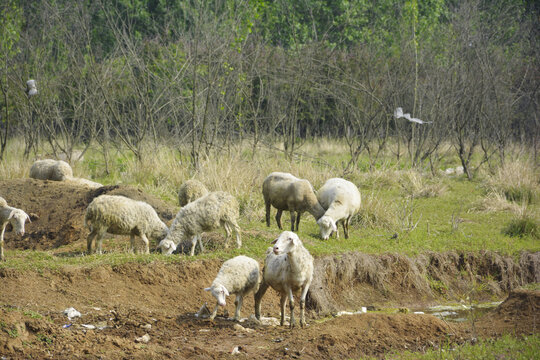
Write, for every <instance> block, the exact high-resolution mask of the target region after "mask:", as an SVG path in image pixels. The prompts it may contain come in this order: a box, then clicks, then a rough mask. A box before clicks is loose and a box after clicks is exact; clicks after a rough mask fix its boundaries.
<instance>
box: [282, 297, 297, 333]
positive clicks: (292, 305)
mask: <svg viewBox="0 0 540 360" xmlns="http://www.w3.org/2000/svg"><path fill="white" fill-rule="evenodd" d="M288 295H289V308H290V309H291V320H290V328H291V329H292V328H294V327H295V326H296V320H295V319H294V297H293V292H292V289H291V288H289V294H288ZM283 309H285V307H283Z"/></svg>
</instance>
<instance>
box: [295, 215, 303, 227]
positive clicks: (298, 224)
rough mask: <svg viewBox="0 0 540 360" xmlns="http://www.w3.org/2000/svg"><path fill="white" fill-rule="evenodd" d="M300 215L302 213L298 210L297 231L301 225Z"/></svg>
mask: <svg viewBox="0 0 540 360" xmlns="http://www.w3.org/2000/svg"><path fill="white" fill-rule="evenodd" d="M300 215H302V213H301V212H298V214H297V216H296V231H298V227H299V226H300Z"/></svg>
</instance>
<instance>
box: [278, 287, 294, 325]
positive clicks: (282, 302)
mask: <svg viewBox="0 0 540 360" xmlns="http://www.w3.org/2000/svg"><path fill="white" fill-rule="evenodd" d="M286 304H287V294H286V293H282V294H281V298H280V299H279V308H280V309H281V319H280V321H279V325H281V326H283V325H284V324H285V305H286ZM291 315H292V314H291ZM291 320H292V318H291Z"/></svg>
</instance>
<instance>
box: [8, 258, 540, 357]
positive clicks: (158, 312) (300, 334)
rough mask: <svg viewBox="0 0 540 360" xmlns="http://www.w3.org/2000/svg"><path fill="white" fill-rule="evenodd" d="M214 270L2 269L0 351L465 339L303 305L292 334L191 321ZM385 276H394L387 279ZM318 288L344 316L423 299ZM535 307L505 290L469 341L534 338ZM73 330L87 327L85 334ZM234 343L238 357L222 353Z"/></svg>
mask: <svg viewBox="0 0 540 360" xmlns="http://www.w3.org/2000/svg"><path fill="white" fill-rule="evenodd" d="M350 256H351V257H353V258H354V257H356V256H361V254H351V255H350ZM341 259H343V256H342V257H341ZM328 261H329V260H328V259H326V258H324V259H318V266H317V268H318V270H317V271H322V270H323V269H324V268H325V266H326V265H327V263H328ZM381 261H382V260H381ZM323 264H325V265H323ZM219 266H220V262H219V261H217V260H198V261H185V262H182V263H179V264H164V263H150V264H135V263H129V264H124V265H120V266H112V267H111V266H97V267H92V268H81V267H76V268H62V269H58V270H44V271H40V272H34V271H16V270H9V269H3V270H2V271H0V283H1V284H2V291H1V292H0V304H1V307H0V319H1V320H0V354H1V355H3V356H6V357H8V358H25V359H27V358H48V357H52V358H55V359H59V358H60V359H62V358H65V359H67V358H85V359H97V358H103V359H124V358H152V357H153V358H176V359H178V358H191V357H196V358H203V359H221V358H227V357H231V358H232V357H235V358H250V359H275V358H276V357H280V358H306V359H331V358H332V359H334V358H355V357H360V356H362V355H374V356H383V355H384V354H385V353H387V352H389V351H399V350H404V349H408V350H422V349H426V348H427V347H437V346H439V345H440V344H444V343H446V342H447V341H455V342H457V343H460V342H463V341H466V340H467V339H469V338H470V337H471V336H472V327H471V324H468V323H464V324H456V323H448V322H445V321H443V320H440V319H438V318H436V317H434V316H431V315H416V314H401V313H379V312H368V313H367V314H361V315H352V316H342V317H337V318H333V317H332V316H329V317H322V315H321V311H320V309H319V311H317V309H314V308H311V309H310V311H309V312H308V322H309V324H310V326H309V327H308V328H306V329H294V330H289V329H288V328H285V327H280V326H277V327H274V326H265V325H258V324H254V323H251V322H249V321H248V322H244V323H242V324H241V325H242V327H243V328H239V327H238V326H236V327H235V325H236V324H235V323H234V322H232V321H230V320H227V319H226V318H225V317H223V316H219V317H218V318H217V319H216V321H214V322H211V321H209V320H208V319H198V318H196V317H195V316H194V313H195V312H196V311H197V310H198V309H199V308H200V306H201V305H202V304H203V303H204V302H208V303H209V304H214V302H213V298H212V297H211V295H209V294H208V293H207V292H205V291H203V290H202V288H203V287H204V286H207V285H209V284H210V283H211V281H212V279H213V277H214V274H215V273H216V272H217V270H218V268H219ZM328 274H330V275H331V274H332V272H330V271H329V272H328ZM406 274H407V273H405V275H406ZM406 278H407V277H406V276H405V277H403V278H402V281H401V283H402V284H406ZM392 279H393V280H396V279H397V277H396V275H395V274H394V277H393V278H392ZM325 282H327V283H331V286H332V290H331V291H327V293H330V294H332V296H329V297H327V298H326V301H327V303H328V304H331V306H332V308H334V309H343V307H342V306H345V305H347V307H346V308H347V309H351V308H353V309H354V308H357V307H358V306H360V305H362V306H366V305H368V306H369V305H373V306H375V307H377V306H378V304H382V303H386V304H387V303H388V302H389V301H391V302H392V303H394V304H399V303H402V302H407V303H411V302H413V301H414V299H417V300H419V301H425V298H417V295H418V294H419V293H418V292H416V291H413V292H409V293H407V292H403V293H404V294H408V295H407V297H406V299H405V297H404V298H403V299H405V300H403V301H401V302H400V301H397V296H396V295H394V293H393V291H394V290H393V289H391V288H390V287H389V286H387V287H388V293H387V294H386V295H384V294H383V296H382V297H381V293H380V291H379V290H377V289H376V288H375V287H373V286H371V285H369V284H368V283H367V282H361V281H360V280H359V281H358V282H357V283H356V284H355V286H351V283H350V280H349V279H348V278H346V277H343V276H341V278H339V277H332V276H330V277H327V280H326V281H325ZM396 286H397V285H396ZM353 288H354V290H353ZM319 290H320V292H322V291H323V289H319ZM362 290H363V291H364V292H365V294H364V296H363V297H362V298H359V299H358V300H357V302H355V301H353V298H352V295H351V294H352V293H353V292H354V291H356V292H357V293H358V294H359V293H360V292H361V291H362ZM318 293H319V292H318V291H313V294H312V298H315V297H316V296H321V295H320V294H319V295H317V294H318ZM340 293H342V294H343V299H344V300H342V301H338V300H336V301H335V302H331V301H330V300H329V299H331V298H336V299H338V298H339V294H340ZM392 299H393V300H392ZM278 303H279V301H278V298H277V296H276V294H275V293H274V292H273V291H271V290H270V291H269V292H268V294H267V296H266V297H265V298H264V300H263V309H262V312H263V316H271V317H275V318H278V317H279V305H278ZM312 304H314V303H312ZM68 307H74V308H76V309H77V310H78V311H80V312H81V313H82V316H81V317H80V318H74V319H72V320H69V319H68V318H67V317H66V316H65V315H63V314H62V311H63V310H64V309H66V308H68ZM226 309H227V310H228V312H229V313H232V312H233V311H234V304H233V299H232V298H229V301H228V304H227V307H226ZM538 310H540V292H538V291H517V292H512V293H511V296H510V298H509V299H508V300H507V301H505V302H504V303H503V304H501V305H500V306H499V307H498V308H497V309H495V310H493V311H491V312H490V313H488V314H487V315H485V316H484V317H483V318H481V319H479V320H477V321H476V324H475V331H476V332H475V334H474V336H492V335H500V334H502V333H505V332H509V333H512V334H521V333H523V334H530V333H533V332H538V328H539V326H538V324H537V322H538V320H537V319H536V317H535V315H536V314H537V313H538ZM252 313H253V298H252V297H251V296H250V297H248V298H247V299H246V300H245V302H244V307H243V315H244V316H248V315H249V314H252ZM220 314H221V313H220ZM82 324H85V325H92V326H95V327H96V329H87V328H84V327H83V326H82ZM100 328H102V329H100ZM246 329H247V330H246ZM144 334H148V335H149V336H150V341H149V342H148V343H147V344H142V343H138V342H136V341H135V339H136V338H137V337H141V336H143V335H144ZM237 346H238V349H239V351H240V353H239V354H237V355H234V356H233V355H230V352H231V351H232V350H233V349H234V348H235V347H237Z"/></svg>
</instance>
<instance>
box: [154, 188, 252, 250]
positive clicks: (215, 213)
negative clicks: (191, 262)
mask: <svg viewBox="0 0 540 360" xmlns="http://www.w3.org/2000/svg"><path fill="white" fill-rule="evenodd" d="M239 216H240V210H239V206H238V201H237V200H236V198H235V197H234V196H232V195H231V194H229V193H226V192H223V191H216V192H211V193H209V194H208V195H206V196H203V197H202V198H199V199H197V200H195V201H194V202H191V203H189V204H187V205H186V206H184V207H183V208H181V209H180V211H179V212H178V214H176V218H175V219H174V221H173V223H172V225H171V228H170V229H169V233H168V234H167V237H166V238H165V239H163V240H162V241H161V242H160V243H159V245H158V248H159V249H161V252H162V253H164V254H167V255H170V254H172V252H173V251H175V250H176V247H177V246H178V244H179V243H180V242H183V241H184V240H187V239H192V242H191V251H190V256H193V254H194V253H195V245H196V243H197V239H198V240H199V246H200V247H201V251H203V248H202V244H201V241H200V236H201V234H202V233H203V232H204V231H212V230H215V229H217V228H219V227H220V226H222V227H223V228H224V229H225V232H226V235H227V236H226V240H225V247H226V248H227V247H228V245H229V243H228V242H229V238H230V237H231V228H233V229H234V232H235V235H236V244H237V246H238V248H240V247H241V246H242V240H241V239H240V227H239V226H238V223H237V220H238V218H239Z"/></svg>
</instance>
